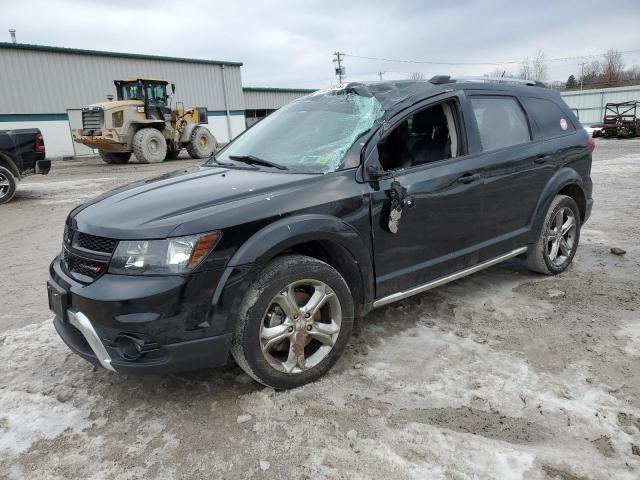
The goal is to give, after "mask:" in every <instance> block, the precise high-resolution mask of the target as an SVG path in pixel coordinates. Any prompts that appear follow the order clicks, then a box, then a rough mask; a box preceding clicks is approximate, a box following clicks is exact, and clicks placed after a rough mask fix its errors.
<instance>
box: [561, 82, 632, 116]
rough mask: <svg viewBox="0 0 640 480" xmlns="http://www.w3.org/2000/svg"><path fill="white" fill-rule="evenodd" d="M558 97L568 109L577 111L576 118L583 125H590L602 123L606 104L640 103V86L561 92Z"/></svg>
mask: <svg viewBox="0 0 640 480" xmlns="http://www.w3.org/2000/svg"><path fill="white" fill-rule="evenodd" d="M560 95H562V98H563V100H564V101H565V102H567V105H569V107H571V108H573V109H574V110H577V111H578V118H579V119H580V122H581V123H582V124H583V125H591V124H594V123H600V122H602V117H603V116H604V106H605V105H606V104H607V103H621V102H628V101H630V100H638V101H640V85H631V86H628V87H615V88H598V89H594V90H582V91H580V90H572V91H568V92H561V93H560Z"/></svg>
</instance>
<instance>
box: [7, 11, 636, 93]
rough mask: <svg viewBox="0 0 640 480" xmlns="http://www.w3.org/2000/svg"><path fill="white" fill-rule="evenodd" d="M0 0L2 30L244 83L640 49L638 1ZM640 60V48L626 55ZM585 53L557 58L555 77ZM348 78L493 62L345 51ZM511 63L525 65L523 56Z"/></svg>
mask: <svg viewBox="0 0 640 480" xmlns="http://www.w3.org/2000/svg"><path fill="white" fill-rule="evenodd" d="M447 3H448V2H445V1H443V0H441V1H438V2H433V1H404V0H385V1H378V0H367V1H360V0H358V1H356V0H351V1H350V0H339V1H338V0H324V1H317V0H316V1H313V2H311V1H308V2H307V1H293V0H283V1H277V0H271V1H250V0H244V1H242V2H239V1H237V0H227V1H204V0H174V1H165V0H133V1H129V0H115V1H110V0H106V1H89V0H85V1H82V0H62V1H53V0H18V1H16V0H0V6H1V9H2V10H1V11H2V15H1V18H0V28H1V30H0V39H2V40H3V41H8V40H9V33H8V29H9V28H15V29H16V30H17V37H18V41H19V42H21V43H35V44H42V45H54V46H61V47H76V48H87V49H97V50H111V51H122V52H134V53H146V54H159V55H172V56H180V57H194V58H206V59H216V60H231V61H241V62H243V63H244V67H243V70H242V75H243V83H244V85H245V86H272V87H318V88H320V87H326V86H329V85H331V84H334V83H336V80H335V77H334V75H333V64H332V62H331V59H332V54H333V52H334V51H336V50H339V51H342V52H345V53H348V54H352V55H360V56H368V57H380V58H389V59H407V60H418V61H423V60H424V61H437V62H453V63H478V62H504V61H519V60H521V59H522V58H523V57H525V56H533V55H535V53H536V52H537V51H538V50H539V49H542V50H543V51H544V53H545V55H546V57H547V58H549V59H555V58H564V57H574V56H580V55H590V54H597V53H601V52H604V51H606V50H607V49H608V48H617V49H619V50H622V51H626V50H636V49H640V34H638V28H639V25H640V8H638V7H639V5H638V1H637V0H636V1H633V0H629V1H625V0H617V1H616V2H615V6H613V4H612V6H611V7H610V6H608V3H607V2H606V1H602V0H598V1H587V0H582V1H561V2H559V1H544V0H537V1H534V2H526V3H522V2H514V1H506V0H505V1H502V0H494V1H485V2H472V1H464V0H460V1H457V2H455V5H448V4H447ZM624 59H625V61H626V63H627V65H631V64H640V53H635V54H629V55H625V56H624ZM581 61H582V60H580V59H576V60H572V61H569V62H566V61H564V62H549V63H548V66H549V74H548V76H549V80H566V78H567V76H568V75H569V74H570V73H576V74H579V73H580V67H579V65H578V63H579V62H581ZM345 65H346V69H347V79H348V80H352V81H360V80H376V79H377V78H378V75H377V72H378V71H385V72H387V73H386V74H385V75H384V77H383V78H384V79H392V78H406V77H407V75H409V74H410V73H411V72H415V71H420V72H422V73H423V74H424V75H425V76H426V78H430V77H431V76H432V75H434V74H448V73H451V74H457V75H462V74H469V75H482V74H485V73H489V72H491V71H492V70H494V69H495V68H496V67H495V66H490V65H463V66H447V65H423V64H409V63H400V62H384V61H380V60H364V59H358V58H354V57H346V58H345ZM504 68H506V69H510V70H513V71H517V69H518V66H517V65H506V66H505V67H504Z"/></svg>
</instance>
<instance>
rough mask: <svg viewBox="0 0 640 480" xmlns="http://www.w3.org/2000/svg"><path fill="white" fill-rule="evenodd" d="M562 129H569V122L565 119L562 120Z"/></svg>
mask: <svg viewBox="0 0 640 480" xmlns="http://www.w3.org/2000/svg"><path fill="white" fill-rule="evenodd" d="M560 128H561V129H563V130H566V129H567V121H566V120H565V119H564V118H561V119H560Z"/></svg>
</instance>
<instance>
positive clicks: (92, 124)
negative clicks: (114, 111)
mask: <svg viewBox="0 0 640 480" xmlns="http://www.w3.org/2000/svg"><path fill="white" fill-rule="evenodd" d="M103 118H104V110H102V108H100V107H88V108H83V109H82V130H83V132H82V133H83V134H84V135H100V134H101V133H102V120H103Z"/></svg>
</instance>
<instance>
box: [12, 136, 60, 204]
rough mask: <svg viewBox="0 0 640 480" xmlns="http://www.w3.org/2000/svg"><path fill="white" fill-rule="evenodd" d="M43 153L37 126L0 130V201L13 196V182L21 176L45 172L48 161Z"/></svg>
mask: <svg viewBox="0 0 640 480" xmlns="http://www.w3.org/2000/svg"><path fill="white" fill-rule="evenodd" d="M45 156H46V150H45V148H44V140H43V138H42V133H41V132H40V130H39V129H37V128H23V129H18V130H0V204H2V203H7V202H8V201H10V200H11V199H12V198H13V196H14V195H15V193H16V183H17V181H18V180H20V179H21V178H22V177H24V176H26V175H31V174H33V173H39V174H42V175H46V174H47V173H49V170H50V169H51V160H46V159H45Z"/></svg>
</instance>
